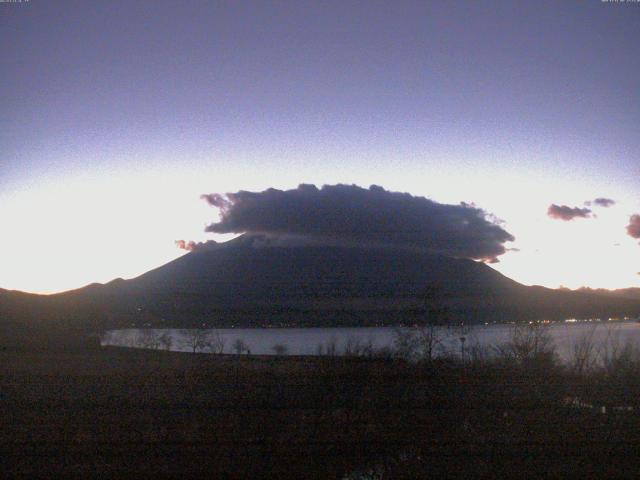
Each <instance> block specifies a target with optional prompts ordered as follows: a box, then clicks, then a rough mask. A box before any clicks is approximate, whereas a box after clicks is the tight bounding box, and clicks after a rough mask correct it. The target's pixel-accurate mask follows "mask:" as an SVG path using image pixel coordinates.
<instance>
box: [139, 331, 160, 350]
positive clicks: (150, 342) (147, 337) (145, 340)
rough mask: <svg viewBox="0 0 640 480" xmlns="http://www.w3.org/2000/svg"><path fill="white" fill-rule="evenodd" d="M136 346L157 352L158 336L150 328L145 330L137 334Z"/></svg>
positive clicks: (158, 345)
mask: <svg viewBox="0 0 640 480" xmlns="http://www.w3.org/2000/svg"><path fill="white" fill-rule="evenodd" d="M136 346H137V347H141V348H150V349H152V350H157V349H158V348H160V334H158V332H156V331H155V330H153V329H151V328H145V329H143V330H141V331H140V332H139V333H138V336H137V337H136Z"/></svg>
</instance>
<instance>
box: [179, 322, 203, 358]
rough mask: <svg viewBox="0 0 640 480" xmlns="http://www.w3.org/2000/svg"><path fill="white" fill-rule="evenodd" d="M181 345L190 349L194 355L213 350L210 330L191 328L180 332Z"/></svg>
mask: <svg viewBox="0 0 640 480" xmlns="http://www.w3.org/2000/svg"><path fill="white" fill-rule="evenodd" d="M180 336H181V337H182V338H181V340H180V344H181V345H182V346H183V347H186V348H189V349H190V350H191V352H192V353H196V352H202V351H204V350H206V349H210V348H211V338H210V332H209V330H203V329H201V328H190V329H183V330H180Z"/></svg>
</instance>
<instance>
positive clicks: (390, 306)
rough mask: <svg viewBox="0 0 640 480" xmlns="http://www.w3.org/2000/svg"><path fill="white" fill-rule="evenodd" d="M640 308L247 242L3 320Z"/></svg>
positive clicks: (233, 320)
mask: <svg viewBox="0 0 640 480" xmlns="http://www.w3.org/2000/svg"><path fill="white" fill-rule="evenodd" d="M639 314H640V300H638V299H634V298H624V297H617V296H612V295H604V294H599V293H594V292H581V291H578V292H572V291H565V290H551V289H547V288H543V287H528V286H524V285H521V284H519V283H517V282H515V281H513V280H511V279H509V278H507V277H505V276H504V275H502V274H500V273H498V272H496V271H495V270H493V269H492V268H490V267H489V266H487V265H485V264H483V263H479V262H474V261H471V260H466V259H453V258H449V257H444V256H439V255H434V254H429V253H425V252H421V251H415V250H413V251H412V250H391V249H385V248H363V247H337V246H330V247H329V246H312V245H306V246H277V245H268V244H267V245H266V246H265V241H264V239H261V238H258V237H248V236H245V237H240V238H238V239H236V240H233V241H231V242H227V243H225V244H219V245H217V246H215V247H214V248H208V249H206V250H202V251H195V252H191V253H189V254H187V255H184V256H182V257H180V258H178V259H176V260H174V261H172V262H170V263H168V264H166V265H164V266H161V267H159V268H156V269H154V270H152V271H150V272H147V273H145V274H143V275H141V276H139V277H137V278H134V279H131V280H122V279H118V280H114V281H113V282H110V283H108V284H105V285H99V284H92V285H89V286H87V287H85V288H82V289H78V290H73V291H69V292H65V293H62V294H57V295H51V296H38V295H28V294H22V293H18V292H6V291H3V292H0V317H2V318H4V319H5V323H6V321H7V320H6V319H8V321H9V322H10V321H14V320H15V319H18V320H15V321H17V322H18V323H17V324H20V322H30V323H33V322H34V321H36V320H34V319H37V322H36V323H38V324H40V325H47V326H48V325H54V324H56V325H57V324H64V325H66V326H68V327H69V328H86V326H87V325H91V326H92V328H114V327H121V326H129V325H165V326H176V327H177V326H191V325H202V324H206V325H211V326H231V325H236V326H269V325H270V326H274V325H301V326H333V325H354V326H362V325H380V324H398V323H403V322H404V323H407V322H423V321H437V322H458V321H464V322H467V323H473V322H484V321H519V320H532V319H545V318H549V319H563V318H568V317H582V318H586V317H609V316H634V317H635V316H638V315H639Z"/></svg>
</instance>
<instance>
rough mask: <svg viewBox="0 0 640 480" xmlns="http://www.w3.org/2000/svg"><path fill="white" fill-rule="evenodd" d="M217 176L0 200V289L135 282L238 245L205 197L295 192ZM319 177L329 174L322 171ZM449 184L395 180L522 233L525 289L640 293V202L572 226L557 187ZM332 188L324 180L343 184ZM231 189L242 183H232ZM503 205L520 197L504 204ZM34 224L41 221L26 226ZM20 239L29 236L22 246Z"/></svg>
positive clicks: (107, 181) (533, 182) (69, 185)
mask: <svg viewBox="0 0 640 480" xmlns="http://www.w3.org/2000/svg"><path fill="white" fill-rule="evenodd" d="M215 171H216V169H210V170H208V171H207V169H200V170H194V171H189V170H187V171H181V172H174V171H171V170H167V169H164V170H162V169H160V170H158V172H157V173H154V174H150V173H144V172H140V171H139V172H135V173H129V172H127V171H126V170H121V171H111V172H110V173H109V175H104V172H103V173H102V174H100V175H91V174H88V173H85V174H81V175H76V176H74V177H70V176H65V177H61V178H60V179H58V180H52V181H50V182H48V183H43V184H42V185H34V186H33V187H32V188H31V189H30V190H28V191H25V192H17V193H13V194H11V195H9V196H0V200H1V201H0V218H2V219H3V222H4V225H5V227H6V228H7V229H8V231H13V232H19V233H18V234H17V235H16V236H15V237H14V236H12V237H3V238H1V239H0V252H2V257H1V258H2V265H3V268H2V270H0V286H1V287H2V288H7V289H16V290H23V291H29V292H33V293H55V292H60V291H65V290H69V289H74V288H79V287H82V286H84V285H87V284H89V283H93V282H99V283H106V282H108V281H110V280H113V279H114V278H118V277H122V278H133V277H135V276H138V275H140V274H142V273H145V272H146V271H149V270H151V269H154V268H156V267H159V266H161V265H163V264H165V263H167V262H169V261H171V260H173V259H175V258H177V257H179V256H180V255H182V254H184V252H182V251H180V250H179V249H178V248H177V247H176V246H175V245H174V241H175V240H178V239H186V240H195V241H206V240H208V239H215V240H216V241H225V240H228V239H229V238H232V237H233V236H232V235H226V236H220V235H212V234H207V233H205V232H204V227H205V226H206V225H207V224H209V223H211V222H213V221H214V220H216V218H217V212H216V209H214V208H212V207H209V206H207V205H206V204H205V202H203V201H202V200H200V199H199V198H198V197H199V195H200V194H201V193H210V192H229V191H236V190H238V189H245V190H263V189H265V188H269V187H274V188H281V189H288V188H295V187H296V186H297V184H298V183H296V182H294V181H293V180H292V179H290V178H284V179H283V180H284V181H282V182H280V183H279V182H277V181H275V179H273V178H272V179H270V178H262V179H259V181H256V180H253V181H252V182H250V181H243V179H242V177H243V175H242V171H241V170H236V172H235V174H233V173H232V171H231V169H228V170H227V175H225V176H224V178H222V177H221V176H219V175H215V173H214V172H215ZM387 173H388V172H384V171H382V172H377V173H376V174H372V175H368V176H364V177H365V178H363V179H362V181H360V182H342V183H357V184H359V185H361V186H365V187H368V186H369V185H370V184H372V183H375V184H381V185H382V186H383V187H385V188H386V189H388V190H394V189H396V188H397V186H396V185H391V186H390V185H385V184H384V183H383V182H381V180H382V179H383V177H384V176H385V175H386V174H387ZM292 176H295V175H292ZM317 176H318V177H323V176H326V174H325V175H323V174H322V172H318V175H317ZM448 176H449V174H446V175H440V176H437V175H435V174H434V175H432V176H431V179H430V181H429V184H428V186H427V187H422V191H421V190H420V182H419V181H418V182H416V179H415V178H414V179H412V178H410V177H411V175H410V174H409V173H407V174H406V175H405V178H398V175H396V178H395V179H394V180H395V182H399V183H401V184H403V185H406V186H407V187H412V188H405V189H403V191H409V193H411V194H413V195H420V196H426V197H428V198H431V199H432V200H435V201H438V202H441V203H459V202H461V201H466V202H471V201H473V202H475V203H476V204H477V206H478V207H480V208H483V209H484V210H485V211H487V212H488V213H491V214H494V215H496V216H497V217H498V218H499V219H500V220H502V221H504V222H505V223H504V228H505V229H506V230H507V231H509V232H510V233H512V234H513V235H514V236H515V237H516V240H515V242H512V243H508V244H507V247H508V248H514V249H518V250H519V251H508V252H507V253H506V254H505V255H502V256H501V257H500V263H498V264H495V265H492V266H491V267H492V268H495V269H496V270H498V271H500V272H501V273H503V274H505V275H506V276H508V277H510V278H512V279H514V280H516V281H518V282H520V283H523V284H526V285H532V284H536V285H543V286H547V287H550V288H557V287H560V286H566V287H569V288H573V289H575V288H579V287H582V286H588V287H592V288H610V289H613V288H625V287H632V286H638V275H637V272H636V271H635V269H634V268H633V263H634V262H633V261H630V259H634V258H635V259H636V260H640V248H639V247H638V244H637V241H634V240H633V239H631V238H630V237H628V236H627V235H626V233H625V230H624V226H625V225H626V223H625V222H627V221H628V216H629V214H630V212H633V211H638V210H640V205H638V204H637V203H636V204H634V203H632V202H631V201H630V199H626V198H624V197H618V198H617V201H618V203H617V204H616V205H614V206H613V207H610V208H597V207H594V212H595V214H596V215H597V218H592V219H577V220H574V221H571V222H563V221H559V220H553V219H551V218H549V217H548V216H547V215H546V208H547V207H548V200H547V198H548V196H547V195H546V194H545V193H544V192H546V191H549V189H553V188H554V187H555V185H554V183H555V181H552V182H545V181H544V180H543V179H541V178H536V177H533V178H529V180H527V179H526V178H519V179H518V178H517V177H515V176H513V175H503V176H502V177H501V178H498V177H495V176H494V177H493V179H492V183H491V184H490V186H487V185H486V184H481V183H478V182H477V181H476V182H469V183H467V182H462V184H461V186H460V188H461V189H462V190H463V192H464V195H461V193H460V192H459V191H456V192H454V191H453V189H452V188H451V187H450V185H452V183H451V181H448V180H447V177H448ZM256 178H257V177H256ZM326 180H327V181H325V182H324V183H337V182H338V180H337V179H330V178H327V179H326ZM305 181H306V182H309V180H307V179H305ZM395 182H394V183H395ZM316 183H317V182H316ZM232 184H235V185H236V186H235V187H233V188H229V187H227V185H232ZM318 186H321V184H318ZM592 188H593V186H591V185H587V186H583V187H580V186H579V185H576V186H575V188H574V189H572V191H571V194H566V193H565V194H564V195H558V196H556V200H557V201H558V202H561V203H562V202H564V203H567V204H569V205H581V204H582V202H584V201H585V200H590V199H591V200H592V199H593V198H591V197H593V196H591V197H589V196H588V193H589V192H592V191H593V189H592ZM167 192H170V194H167ZM605 193H606V192H605ZM605 196H606V195H605ZM504 198H517V199H519V200H513V201H510V202H504V201H502V200H501V199H504ZM61 212H64V213H61ZM25 218H29V219H35V221H31V222H24V219H25ZM54 232H65V234H64V235H55V233H54ZM17 238H22V239H24V240H23V241H22V242H17V241H16V239H17ZM594 252H597V254H594ZM25 259H29V261H25Z"/></svg>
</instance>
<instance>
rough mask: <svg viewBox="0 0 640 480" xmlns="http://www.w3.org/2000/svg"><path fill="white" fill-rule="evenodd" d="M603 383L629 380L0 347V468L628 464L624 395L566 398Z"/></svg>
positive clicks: (519, 471) (350, 471)
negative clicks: (604, 405) (587, 403)
mask: <svg viewBox="0 0 640 480" xmlns="http://www.w3.org/2000/svg"><path fill="white" fill-rule="evenodd" d="M636 383H637V382H636ZM608 388H613V390H611V392H615V391H617V392H618V393H617V395H618V397H620V399H624V398H627V397H628V395H629V392H632V391H633V390H629V391H627V389H626V387H625V386H624V385H617V386H615V385H614V386H612V384H611V385H603V384H602V383H601V382H600V383H599V382H598V381H597V379H595V380H593V381H590V382H585V381H584V380H580V379H579V378H577V377H573V376H571V375H570V374H568V373H566V372H563V371H560V370H558V369H556V368H552V367H549V368H540V367H535V368H519V367H518V368H516V367H506V366H504V365H500V364H483V365H475V366H473V365H466V366H462V365H459V364H458V365H456V364H453V363H445V362H442V363H429V364H424V365H410V364H407V363H405V362H402V361H399V360H388V359H387V360H385V359H362V358H352V359H348V358H331V357H325V358H306V359H303V358H291V357H288V358H282V359H274V358H271V359H269V358H252V357H247V356H244V357H242V358H234V357H232V356H216V355H190V354H179V353H167V352H152V351H148V352H145V351H127V350H124V349H122V350H118V349H104V350H100V351H94V352H86V353H68V354H61V353H39V354H36V353H31V354H29V353H19V352H7V351H5V352H2V353H0V422H1V423H0V425H1V429H0V450H1V451H0V456H1V457H2V458H3V462H4V464H5V467H4V470H3V471H2V472H0V475H2V476H9V477H25V478H33V477H47V478H50V477H51V476H52V475H54V474H59V475H60V474H62V475H65V476H67V477H68V476H71V475H75V476H81V477H95V476H98V475H100V476H102V477H111V478H113V477H122V476H124V475H127V476H138V477H144V476H153V477H165V476H173V477H201V478H345V477H346V478H385V479H387V478H446V477H452V476H459V477H475V478H477V477H503V478H514V477H516V478H517V477H528V478H534V477H536V478H537V477H540V476H549V477H556V478H557V477H565V478H566V477H581V478H592V477H611V476H626V477H636V476H637V474H638V473H639V472H640V470H639V466H640V456H639V455H640V412H638V410H637V407H636V410H634V411H632V412H628V411H624V412H622V411H612V410H611V406H612V405H613V404H612V403H611V402H610V405H609V410H608V411H607V413H606V414H602V413H600V409H599V407H594V408H588V407H586V408H578V407H577V406H575V405H573V406H572V405H570V404H568V403H569V402H567V400H566V398H567V396H572V395H576V394H579V395H580V396H581V398H584V397H585V396H588V395H590V394H592V396H593V398H592V399H591V401H592V402H595V403H597V402H598V401H601V402H603V401H606V400H607V399H608V398H609V397H610V396H609V395H608V393H607V392H608V390H607V389H608ZM629 388H631V386H630V387H629ZM616 389H617V390H616ZM599 399H600V400H599ZM627 400H629V398H627ZM630 400H633V398H631V399H630ZM581 401H582V400H581ZM620 401H622V400H620ZM614 403H615V402H614ZM356 472H362V473H364V472H368V473H369V474H371V475H370V476H368V477H364V476H362V475H357V474H356Z"/></svg>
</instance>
